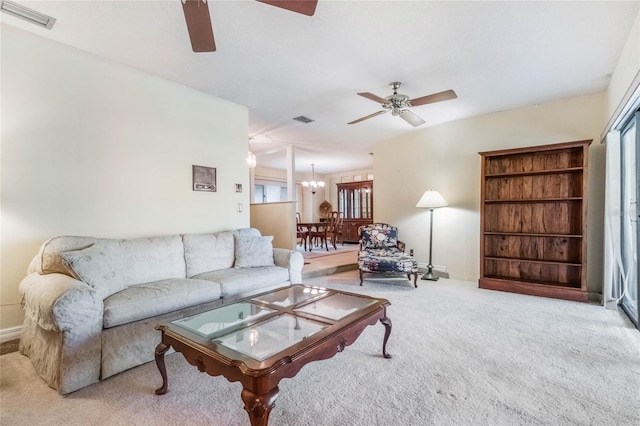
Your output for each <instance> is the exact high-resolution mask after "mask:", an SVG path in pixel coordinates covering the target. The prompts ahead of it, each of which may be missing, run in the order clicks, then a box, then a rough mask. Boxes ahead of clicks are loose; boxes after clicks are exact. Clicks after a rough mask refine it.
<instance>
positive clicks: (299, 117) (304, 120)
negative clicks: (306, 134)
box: [294, 115, 314, 124]
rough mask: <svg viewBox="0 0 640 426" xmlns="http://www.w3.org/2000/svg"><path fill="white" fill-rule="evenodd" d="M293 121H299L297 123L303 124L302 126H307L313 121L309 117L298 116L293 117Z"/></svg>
mask: <svg viewBox="0 0 640 426" xmlns="http://www.w3.org/2000/svg"><path fill="white" fill-rule="evenodd" d="M294 120H296V121H299V122H301V123H304V124H309V123H311V122H313V121H314V120H312V119H310V118H309V117H305V116H304V115H300V116H298V117H294Z"/></svg>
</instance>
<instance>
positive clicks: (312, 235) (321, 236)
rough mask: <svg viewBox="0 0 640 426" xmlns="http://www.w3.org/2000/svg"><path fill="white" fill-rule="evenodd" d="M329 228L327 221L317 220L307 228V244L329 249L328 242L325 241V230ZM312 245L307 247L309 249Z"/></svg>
mask: <svg viewBox="0 0 640 426" xmlns="http://www.w3.org/2000/svg"><path fill="white" fill-rule="evenodd" d="M328 228H329V222H319V223H317V224H315V226H313V227H312V228H311V229H309V244H314V243H315V246H316V247H322V246H323V245H324V247H325V248H326V249H327V251H329V244H328V243H327V230H328ZM312 247H313V246H311V247H309V249H311V248H312Z"/></svg>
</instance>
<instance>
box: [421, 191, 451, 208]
mask: <svg viewBox="0 0 640 426" xmlns="http://www.w3.org/2000/svg"><path fill="white" fill-rule="evenodd" d="M448 205H449V204H447V201H446V200H445V199H444V198H442V195H440V193H439V192H438V191H432V190H428V191H425V192H424V194H422V197H420V200H419V201H418V204H416V207H421V208H425V209H436V208H438V207H446V206H448Z"/></svg>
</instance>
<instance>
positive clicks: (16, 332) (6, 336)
mask: <svg viewBox="0 0 640 426" xmlns="http://www.w3.org/2000/svg"><path fill="white" fill-rule="evenodd" d="M20 334H22V326H21V325H20V326H18V327H11V328H4V329H2V330H0V343H4V342H8V341H10V340H16V339H19V338H20Z"/></svg>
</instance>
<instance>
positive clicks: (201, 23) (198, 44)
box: [181, 0, 318, 52]
mask: <svg viewBox="0 0 640 426" xmlns="http://www.w3.org/2000/svg"><path fill="white" fill-rule="evenodd" d="M257 1H259V2H260V3H266V4H268V5H271V6H275V7H279V8H282V9H286V10H290V11H292V12H297V13H301V14H303V15H307V16H313V14H314V13H315V12H316V5H317V4H318V1H317V0H257ZM181 2H182V10H183V11H184V18H185V20H186V21H187V30H188V31H189V38H190V39H191V47H192V48H193V51H194V52H215V51H216V42H215V40H214V38H213V27H212V26H211V16H210V15H209V5H208V4H207V0H181Z"/></svg>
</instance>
